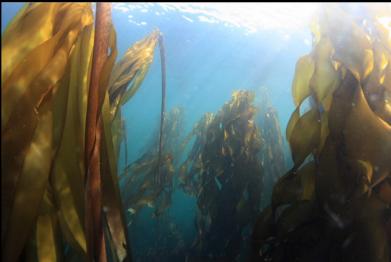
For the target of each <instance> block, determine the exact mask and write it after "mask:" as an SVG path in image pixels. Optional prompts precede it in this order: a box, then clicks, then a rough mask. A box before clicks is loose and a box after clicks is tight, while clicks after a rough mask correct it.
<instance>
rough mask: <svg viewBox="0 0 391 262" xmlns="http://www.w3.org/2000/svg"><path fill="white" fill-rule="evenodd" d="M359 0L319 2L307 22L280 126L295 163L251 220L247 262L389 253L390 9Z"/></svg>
mask: <svg viewBox="0 0 391 262" xmlns="http://www.w3.org/2000/svg"><path fill="white" fill-rule="evenodd" d="M360 7H361V9H359V10H361V11H365V12H357V11H358V9H355V11H356V12H357V13H360V16H356V15H355V14H356V13H355V12H352V10H353V8H351V6H350V5H349V4H345V5H337V4H333V5H326V6H325V7H324V8H321V10H320V14H319V15H318V16H317V19H316V20H315V21H313V23H312V25H311V30H312V33H313V40H314V41H313V49H312V51H311V53H310V54H308V55H306V56H303V57H302V58H300V59H299V61H298V62H297V64H296V72H295V77H294V80H293V86H292V92H293V98H294V102H295V105H296V106H297V108H296V110H295V111H294V112H293V114H292V116H291V119H290V121H289V124H288V127H287V130H286V135H287V138H288V140H289V143H290V147H291V151H292V158H293V161H294V167H293V168H292V169H291V170H290V171H289V172H288V173H287V174H285V175H284V176H283V177H281V178H280V179H279V180H278V182H277V184H276V185H275V187H274V189H273V195H272V202H271V205H270V206H269V207H268V208H266V209H264V210H263V212H262V213H261V215H260V217H259V218H258V221H257V223H256V226H255V228H254V231H253V258H254V261H384V262H386V261H390V243H391V239H390V225H391V218H390V203H391V185H390V172H391V161H390V160H391V158H390V156H391V126H390V124H391V105H390V98H391V42H390V31H389V29H387V28H386V27H385V25H384V24H383V23H382V19H381V18H382V17H388V18H389V17H390V16H391V11H390V9H389V6H387V5H381V6H380V7H379V6H376V5H375V6H369V5H364V4H363V5H361V6H360ZM306 100H308V101H309V102H310V105H311V107H310V109H309V110H308V111H307V112H305V113H304V114H301V113H300V106H301V105H302V104H303V102H304V101H306Z"/></svg>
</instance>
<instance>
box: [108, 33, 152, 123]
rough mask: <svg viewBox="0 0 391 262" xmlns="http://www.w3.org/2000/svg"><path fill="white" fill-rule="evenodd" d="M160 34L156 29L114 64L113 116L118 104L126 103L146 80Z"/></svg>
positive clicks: (111, 101)
mask: <svg viewBox="0 0 391 262" xmlns="http://www.w3.org/2000/svg"><path fill="white" fill-rule="evenodd" d="M158 36H159V31H157V30H156V31H154V32H152V33H151V35H149V36H148V37H146V38H144V39H143V40H141V41H139V42H137V43H136V44H134V45H133V46H132V47H130V48H129V49H128V50H127V51H126V53H125V55H124V57H123V58H122V59H121V60H120V61H119V62H118V63H117V64H116V65H115V66H114V69H113V72H112V74H111V77H110V83H109V94H110V103H111V106H112V115H113V116H114V114H115V113H116V112H117V110H118V106H119V105H120V104H121V105H123V104H125V103H126V102H127V101H128V100H129V99H130V98H131V97H132V96H133V95H134V94H135V93H136V91H137V90H138V88H139V87H140V85H141V83H142V81H143V80H144V77H145V75H146V73H147V72H148V69H149V66H150V64H151V63H152V61H153V56H154V49H155V46H156V44H157V41H158ZM129 84H131V86H130V87H128V86H129Z"/></svg>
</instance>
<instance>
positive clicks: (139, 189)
mask: <svg viewBox="0 0 391 262" xmlns="http://www.w3.org/2000/svg"><path fill="white" fill-rule="evenodd" d="M183 120H184V119H183V110H182V109H181V108H173V109H172V110H171V111H170V112H169V113H168V114H167V116H166V117H165V124H164V128H163V134H162V137H163V138H164V139H163V140H162V147H161V146H160V137H159V136H157V134H159V133H160V128H158V129H157V130H156V132H155V133H154V134H153V139H152V141H151V142H150V143H149V144H148V145H147V150H146V152H145V153H144V154H143V155H142V156H141V157H140V158H138V159H137V160H136V161H134V162H133V163H131V164H129V165H128V166H127V167H125V170H124V173H123V175H122V177H121V180H122V187H123V188H124V190H123V191H124V193H123V195H124V199H125V206H126V208H127V209H128V211H129V213H130V215H133V214H136V213H138V211H139V210H140V209H141V208H143V207H145V206H149V207H154V208H155V211H154V213H153V216H154V217H156V218H157V217H159V216H160V215H161V214H162V213H163V212H164V211H165V210H166V209H167V208H168V207H169V206H170V204H171V194H172V192H173V186H174V184H173V183H174V181H173V178H174V174H175V169H176V164H177V163H178V159H179V157H180V146H179V145H180V141H181V137H182V134H183ZM160 148H163V149H164V151H163V152H162V154H163V155H162V166H161V169H162V170H161V172H162V173H161V175H163V176H164V177H165V178H164V179H163V180H162V181H161V182H162V183H156V174H157V172H158V165H157V164H158V161H159V155H160V154H161V152H160Z"/></svg>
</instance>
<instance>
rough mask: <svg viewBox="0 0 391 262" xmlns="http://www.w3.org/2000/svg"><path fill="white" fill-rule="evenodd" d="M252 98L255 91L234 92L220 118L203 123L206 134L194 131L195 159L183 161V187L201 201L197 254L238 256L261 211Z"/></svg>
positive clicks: (258, 142)
mask: <svg viewBox="0 0 391 262" xmlns="http://www.w3.org/2000/svg"><path fill="white" fill-rule="evenodd" d="M253 99H254V94H253V93H251V92H248V91H236V92H234V93H233V95H232V99H231V100H230V101H229V102H227V103H226V104H225V105H224V106H223V108H222V109H221V110H220V111H219V112H218V113H217V114H216V115H214V116H211V115H206V116H205V117H204V118H203V120H202V121H201V122H199V123H198V125H197V127H198V128H199V129H201V130H200V131H201V132H199V131H198V132H197V131H193V132H192V133H193V134H196V135H197V134H198V135H197V136H196V143H195V144H194V146H193V149H192V150H191V152H190V156H192V157H193V159H192V160H190V161H189V159H188V160H186V161H185V162H184V164H183V165H182V167H181V172H182V174H181V175H180V176H181V181H182V182H181V183H182V187H183V188H185V189H186V191H188V192H194V193H195V194H196V197H197V205H198V214H197V217H196V226H197V234H198V236H197V239H196V241H195V243H194V248H195V250H196V253H197V255H200V254H208V255H209V256H210V258H211V259H227V260H232V259H235V258H236V257H238V255H239V254H240V250H241V248H243V247H244V246H245V244H244V242H246V241H243V239H246V237H248V236H246V227H247V226H251V224H252V222H253V221H252V218H254V217H255V215H256V214H257V213H258V212H259V211H260V200H261V192H262V171H261V163H260V161H259V159H258V158H257V154H258V152H259V150H260V147H261V137H260V132H259V129H258V128H257V127H256V126H255V124H254V114H255V112H256V110H255V107H254V106H253V105H252V103H253ZM202 136H203V138H202V139H201V137H202ZM199 142H201V143H202V144H199ZM193 172H197V173H196V174H194V173H193ZM194 193H193V194H194Z"/></svg>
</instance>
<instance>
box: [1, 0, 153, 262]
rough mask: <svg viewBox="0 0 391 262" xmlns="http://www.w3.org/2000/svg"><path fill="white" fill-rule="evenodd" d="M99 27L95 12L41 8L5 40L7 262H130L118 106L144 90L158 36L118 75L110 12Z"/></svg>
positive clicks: (15, 24) (16, 22)
mask: <svg viewBox="0 0 391 262" xmlns="http://www.w3.org/2000/svg"><path fill="white" fill-rule="evenodd" d="M96 20H97V21H96V23H95V26H94V17H93V12H92V8H91V4H89V3H48V4H46V3H32V4H26V5H25V6H24V7H23V8H22V9H21V10H20V12H19V14H18V15H17V16H16V17H15V18H14V19H13V21H12V22H11V23H10V24H9V25H8V27H7V29H6V30H5V32H4V34H3V37H2V53H3V54H6V56H7V58H5V55H4V56H2V86H1V91H2V107H1V110H2V149H1V150H2V211H3V212H2V251H3V252H2V254H3V255H2V258H3V259H4V261H17V260H20V259H21V260H29V261H36V260H39V261H61V260H75V259H78V260H80V259H81V260H85V259H88V260H98V259H99V260H100V261H106V260H107V256H106V251H105V250H108V251H109V252H108V254H109V255H110V256H111V260H113V261H123V260H124V259H125V260H130V259H131V253H130V243H129V242H128V240H127V232H126V225H125V220H124V219H125V217H124V212H123V208H122V200H121V198H120V194H119V187H118V178H117V168H116V164H117V157H118V150H115V149H116V147H118V139H119V138H118V136H119V135H118V133H119V132H120V131H119V130H120V126H118V124H116V123H117V122H121V121H120V114H119V113H118V112H119V106H118V102H117V101H118V100H120V101H121V98H122V97H123V96H124V95H125V98H126V99H125V100H122V101H121V102H122V104H123V103H125V102H126V101H127V99H129V98H130V97H131V95H129V93H134V92H135V91H137V88H138V87H139V85H140V84H141V82H142V80H143V77H144V75H145V73H146V72H147V70H148V66H149V64H150V63H151V60H152V57H153V48H154V46H155V44H156V42H157V35H158V33H157V32H154V33H152V35H151V36H150V37H148V38H147V40H144V42H142V43H141V44H137V47H135V48H133V49H136V51H134V52H133V53H130V54H129V53H127V54H126V55H125V56H124V58H123V59H122V60H121V62H122V64H120V65H117V66H115V67H114V70H113V66H114V62H115V58H116V55H117V47H116V34H115V30H114V28H113V26H112V23H111V7H110V4H98V5H97V13H96ZM26 25H28V27H26ZM94 37H95V39H94ZM108 48H110V52H108V51H107V50H108ZM129 60H130V61H131V62H132V61H135V60H136V61H138V62H137V63H133V62H132V65H131V66H128V65H129ZM123 64H125V65H123ZM126 70H128V72H124V71H126ZM129 71H130V72H132V73H133V74H129ZM110 76H111V77H110ZM109 80H110V81H109ZM129 83H133V84H132V86H131V91H127V87H128V86H129ZM109 84H110V89H109ZM92 123H93V124H92ZM112 132H113V133H114V134H116V136H114V137H113V135H112ZM116 151H117V152H116ZM96 163H98V164H96ZM99 164H101V165H99ZM103 207H104V208H103ZM102 211H104V212H102ZM100 214H102V215H100ZM105 240H106V241H107V242H106V243H107V244H108V247H105V244H104V243H105ZM106 248H107V249H106Z"/></svg>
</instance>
